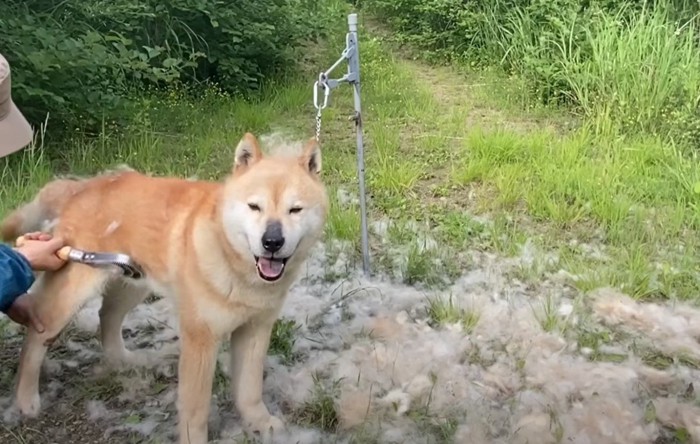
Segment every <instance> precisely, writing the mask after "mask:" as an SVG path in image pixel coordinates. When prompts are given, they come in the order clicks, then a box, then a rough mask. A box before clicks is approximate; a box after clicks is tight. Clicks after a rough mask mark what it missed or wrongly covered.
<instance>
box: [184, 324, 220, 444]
mask: <svg viewBox="0 0 700 444" xmlns="http://www.w3.org/2000/svg"><path fill="white" fill-rule="evenodd" d="M217 346H218V340H217V338H216V337H215V336H214V335H213V334H212V333H211V331H209V329H208V328H206V327H205V326H191V325H187V326H184V328H183V329H182V334H181V339H180V361H179V370H178V378H179V382H178V414H179V418H178V419H179V421H178V423H179V426H178V429H179V435H180V444H204V443H206V442H207V439H208V436H207V431H208V427H207V426H208V424H207V422H208V420H209V406H210V404H209V403H210V402H211V393H212V383H213V381H214V370H215V368H216V350H217Z"/></svg>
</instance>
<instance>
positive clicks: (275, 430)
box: [250, 415, 287, 444]
mask: <svg viewBox="0 0 700 444" xmlns="http://www.w3.org/2000/svg"><path fill="white" fill-rule="evenodd" d="M250 428H251V431H252V432H253V433H256V434H259V436H260V438H262V441H263V442H264V443H265V444H268V443H272V442H280V441H278V440H279V439H280V437H281V436H280V435H282V434H283V433H285V431H286V428H287V427H286V426H285V424H284V421H282V420H281V419H279V418H278V417H276V416H272V415H268V417H267V418H266V419H264V420H259V421H255V422H254V423H252V424H251V425H250ZM273 440H274V441H273Z"/></svg>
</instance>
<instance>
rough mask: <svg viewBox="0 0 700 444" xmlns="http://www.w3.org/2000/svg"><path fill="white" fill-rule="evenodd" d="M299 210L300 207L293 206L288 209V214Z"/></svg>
mask: <svg viewBox="0 0 700 444" xmlns="http://www.w3.org/2000/svg"><path fill="white" fill-rule="evenodd" d="M299 212H301V207H294V208H290V209H289V214H296V213H299Z"/></svg>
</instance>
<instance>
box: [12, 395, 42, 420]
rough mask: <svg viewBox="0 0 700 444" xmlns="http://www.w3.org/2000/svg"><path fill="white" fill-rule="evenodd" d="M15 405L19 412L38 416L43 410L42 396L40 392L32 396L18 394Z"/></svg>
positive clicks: (24, 414)
mask: <svg viewBox="0 0 700 444" xmlns="http://www.w3.org/2000/svg"><path fill="white" fill-rule="evenodd" d="M15 406H16V407H17V409H18V410H19V413H20V414H21V415H23V416H26V417H27V418H36V417H37V415H39V410H41V398H40V397H39V394H38V393H35V394H34V395H31V396H18V397H17V399H16V400H15Z"/></svg>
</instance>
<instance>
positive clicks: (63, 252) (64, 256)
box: [15, 236, 71, 261]
mask: <svg viewBox="0 0 700 444" xmlns="http://www.w3.org/2000/svg"><path fill="white" fill-rule="evenodd" d="M26 242H27V238H26V237H24V236H20V237H18V238H17V240H16V241H15V245H17V246H18V247H21V246H22V245H24V244H25V243H26ZM70 251H71V247H69V246H65V247H63V248H61V249H60V250H58V251H57V252H56V256H58V257H59V258H61V260H64V261H65V260H68V255H69V254H70Z"/></svg>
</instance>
